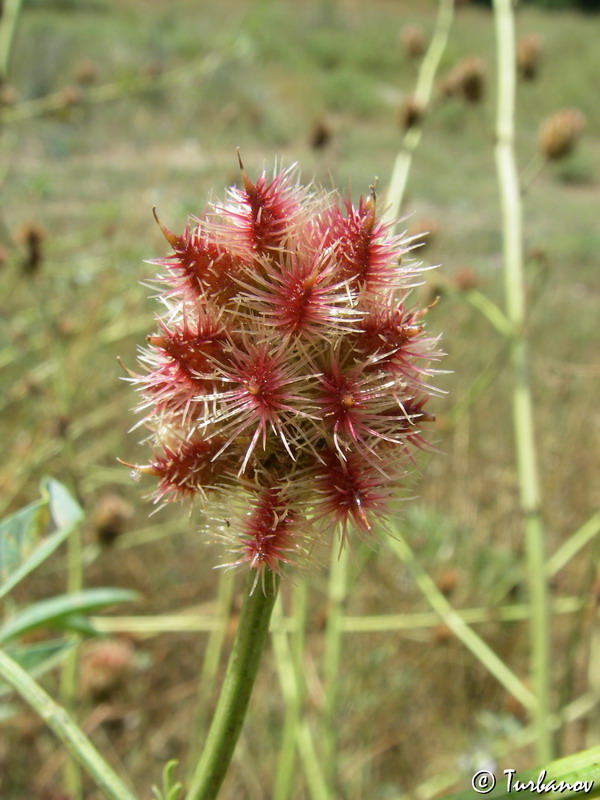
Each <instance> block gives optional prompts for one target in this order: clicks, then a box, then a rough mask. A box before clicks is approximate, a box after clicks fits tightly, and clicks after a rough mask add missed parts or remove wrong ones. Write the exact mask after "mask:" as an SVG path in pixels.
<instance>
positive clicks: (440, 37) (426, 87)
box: [384, 0, 454, 224]
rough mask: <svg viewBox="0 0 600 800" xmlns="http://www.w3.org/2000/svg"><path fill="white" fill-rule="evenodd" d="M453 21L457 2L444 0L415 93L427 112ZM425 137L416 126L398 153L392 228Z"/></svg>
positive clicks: (390, 201) (389, 216)
mask: <svg viewBox="0 0 600 800" xmlns="http://www.w3.org/2000/svg"><path fill="white" fill-rule="evenodd" d="M453 18H454V0H440V4H439V7H438V15H437V20H436V23H435V30H434V32H433V36H432V38H431V42H430V44H429V47H428V48H427V52H426V54H425V57H424V58H423V62H422V63H421V68H420V70H419V76H418V78H417V85H416V87H415V93H414V99H415V102H416V104H417V105H418V106H419V108H421V109H422V111H423V112H424V111H425V110H426V108H427V107H428V105H429V103H430V102H431V94H432V92H433V82H434V80H435V75H436V72H437V70H438V67H439V65H440V61H441V58H442V55H443V53H444V50H445V49H446V43H447V41H448V34H449V32H450V27H451V25H452V20H453ZM421 133H422V127H421V125H416V126H415V127H413V128H411V129H410V130H408V131H407V132H406V134H405V135H404V140H403V142H402V149H401V150H400V152H399V153H398V155H397V157H396V161H395V163H394V168H393V170H392V177H391V180H390V186H389V189H388V192H387V196H386V206H387V208H386V211H385V214H384V220H385V221H386V222H389V223H391V224H394V223H395V222H396V220H397V219H398V215H399V213H400V207H401V205H402V199H403V197H404V192H405V191H406V184H407V182H408V173H409V172H410V166H411V163H412V157H413V153H414V151H415V150H416V149H417V146H418V144H419V142H420V141H421Z"/></svg>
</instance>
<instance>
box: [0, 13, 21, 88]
mask: <svg viewBox="0 0 600 800" xmlns="http://www.w3.org/2000/svg"><path fill="white" fill-rule="evenodd" d="M20 10H21V0H5V2H4V8H3V11H2V15H1V19H0V83H3V82H4V81H5V80H6V79H7V78H8V62H9V60H10V51H11V49H12V43H13V40H14V38H15V31H16V30H17V20H18V19H19V12H20Z"/></svg>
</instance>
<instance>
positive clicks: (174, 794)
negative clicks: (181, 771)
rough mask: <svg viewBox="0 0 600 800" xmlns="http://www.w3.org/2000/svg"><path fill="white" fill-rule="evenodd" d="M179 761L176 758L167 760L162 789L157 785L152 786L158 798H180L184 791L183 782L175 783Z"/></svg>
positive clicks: (170, 799) (166, 799)
mask: <svg viewBox="0 0 600 800" xmlns="http://www.w3.org/2000/svg"><path fill="white" fill-rule="evenodd" d="M178 763H179V762H178V761H176V760H175V759H172V760H171V761H167V763H166V764H165V766H164V769H163V773H162V783H163V785H162V790H161V789H159V788H158V787H157V786H153V787H152V793H153V794H154V797H155V798H156V800H178V798H179V795H180V794H181V792H182V791H183V784H181V783H175V770H176V769H177V764H178Z"/></svg>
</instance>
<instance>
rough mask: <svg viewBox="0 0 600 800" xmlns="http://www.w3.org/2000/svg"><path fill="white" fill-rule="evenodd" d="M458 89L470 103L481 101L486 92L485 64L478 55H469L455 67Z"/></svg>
mask: <svg viewBox="0 0 600 800" xmlns="http://www.w3.org/2000/svg"><path fill="white" fill-rule="evenodd" d="M454 69H455V71H456V76H455V78H456V83H457V86H458V91H459V92H460V94H462V96H463V97H464V99H465V100H466V101H467V102H468V103H481V101H482V100H483V96H484V94H485V64H484V63H483V61H482V60H481V59H480V58H478V57H477V56H468V57H467V58H463V59H462V60H461V61H459V62H458V64H457V65H456V67H455V68H454Z"/></svg>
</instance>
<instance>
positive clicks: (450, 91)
mask: <svg viewBox="0 0 600 800" xmlns="http://www.w3.org/2000/svg"><path fill="white" fill-rule="evenodd" d="M458 91H459V86H458V83H457V76H456V72H455V70H450V72H447V73H446V74H445V75H443V76H442V77H441V78H440V80H439V82H438V93H439V95H440V97H441V98H442V99H448V98H449V97H456V95H457V94H458Z"/></svg>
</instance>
